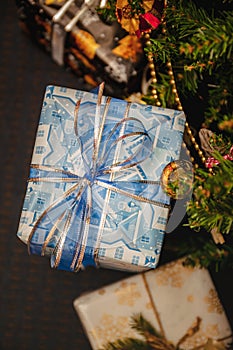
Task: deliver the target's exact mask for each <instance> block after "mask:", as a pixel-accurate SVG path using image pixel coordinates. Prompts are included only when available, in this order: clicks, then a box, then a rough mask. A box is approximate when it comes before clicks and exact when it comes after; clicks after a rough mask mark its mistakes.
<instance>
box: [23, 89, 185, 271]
mask: <svg viewBox="0 0 233 350" xmlns="http://www.w3.org/2000/svg"><path fill="white" fill-rule="evenodd" d="M184 126H185V116H184V113H183V112H182V111H175V110H170V109H163V108H158V107H153V106H150V105H143V104H137V103H129V102H127V101H124V100H120V99H115V98H110V97H107V96H104V95H103V84H102V85H101V86H100V88H99V92H98V94H97V93H91V92H84V91H79V90H75V89H71V88H66V87H59V86H48V87H47V88H46V91H45V96H44V100H43V106H42V110H41V116H40V120H39V125H38V130H37V136H36V140H35V146H34V152H33V156H32V161H31V167H30V175H29V179H28V185H27V190H26V195H25V200H24V204H23V209H22V214H21V218H20V223H19V229H18V233H17V235H18V237H19V238H20V239H21V240H22V241H23V242H25V243H26V244H28V249H29V252H31V253H33V254H39V255H45V256H50V258H51V266H52V267H55V268H58V269H62V270H70V271H78V270H79V269H80V268H83V267H86V266H88V265H95V266H96V265H100V266H103V267H107V268H112V269H123V270H127V271H140V270H144V269H148V268H155V267H156V265H157V264H158V260H159V256H160V252H161V247H162V243H163V238H164V232H165V228H166V223H167V218H168V214H169V207H170V206H169V205H170V199H169V197H168V196H167V195H166V194H165V193H164V192H163V190H162V187H161V176H162V172H163V169H164V167H165V166H166V165H167V164H168V163H169V162H171V161H173V160H176V159H179V154H180V149H181V144H182V139H183V132H184Z"/></svg>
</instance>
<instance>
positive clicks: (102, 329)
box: [90, 313, 137, 343]
mask: <svg viewBox="0 0 233 350" xmlns="http://www.w3.org/2000/svg"><path fill="white" fill-rule="evenodd" d="M90 334H91V335H92V336H93V337H94V338H95V339H96V340H97V341H98V342H102V343H107V342H110V341H111V342H112V341H115V340H116V339H119V338H121V339H122V338H124V337H134V338H135V336H136V335H137V333H135V331H133V330H132V329H131V328H130V326H129V318H128V317H127V316H125V317H124V316H119V317H115V316H113V315H111V314H107V313H105V314H103V315H102V317H101V320H100V322H99V326H97V327H95V328H93V329H91V330H90Z"/></svg>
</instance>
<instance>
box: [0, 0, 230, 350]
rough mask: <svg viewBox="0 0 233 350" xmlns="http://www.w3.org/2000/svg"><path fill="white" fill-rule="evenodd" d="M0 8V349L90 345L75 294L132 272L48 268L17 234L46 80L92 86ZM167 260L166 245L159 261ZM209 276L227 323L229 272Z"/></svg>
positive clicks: (10, 7) (6, 6)
mask: <svg viewBox="0 0 233 350" xmlns="http://www.w3.org/2000/svg"><path fill="white" fill-rule="evenodd" d="M0 7H1V9H0V133H1V135H0V164H1V165H0V166H1V181H0V196H1V201H0V204H1V208H0V273H1V275H0V298H1V299H0V310H1V315H0V324H1V328H0V349H3V350H7V349H9V350H13V349H19V350H22V349H25V350H26V349H34V350H39V349H41V350H42V349H46V350H48V349H49V350H50V349H51V350H53V349H56V350H65V349H71V348H72V349H83V350H90V345H89V342H88V340H87V338H86V336H85V335H84V333H83V329H82V326H81V323H80V321H79V319H78V317H77V315H76V313H75V311H74V309H73V300H74V299H75V298H76V297H78V296H79V295H80V294H82V293H84V292H88V291H91V290H94V289H97V288H99V287H101V286H103V285H106V284H109V283H112V282H114V281H117V280H119V279H121V278H123V277H127V276H128V275H129V274H127V273H124V272H119V271H114V270H105V269H94V268H89V269H87V270H85V271H82V272H79V273H78V274H74V273H70V272H62V271H57V270H52V269H51V268H50V266H49V261H48V260H47V259H46V258H42V257H38V256H28V254H27V248H26V246H25V245H24V244H23V243H22V242H21V241H20V240H19V239H18V238H17V237H16V232H17V226H18V220H19V216H20V212H21V208H22V203H23V198H24V193H25V189H26V179H27V176H28V170H29V164H30V159H31V154H32V150H33V145H34V140H35V133H36V128H37V123H38V118H39V113H40V109H41V103H42V98H43V94H44V89H45V86H46V85H48V84H55V85H63V86H67V87H73V88H78V89H79V88H80V89H88V88H89V87H87V86H85V85H84V84H83V83H82V81H79V80H78V79H77V77H75V76H74V75H73V74H72V73H71V72H68V71H65V70H64V69H63V68H61V67H59V66H57V65H56V64H55V63H53V62H52V60H51V58H50V57H49V55H48V54H47V53H45V52H43V51H42V50H41V49H40V48H39V47H37V46H36V45H35V44H33V43H32V41H31V40H30V39H29V38H28V37H27V36H26V35H25V34H24V33H23V32H22V31H21V30H20V28H19V26H18V21H17V9H16V5H15V2H14V1H13V0H8V1H2V2H1V4H0ZM165 246H166V239H165ZM166 260H167V257H166V250H165V251H163V254H162V256H161V259H160V264H163V263H164V262H165V261H166ZM212 277H213V280H214V283H215V285H216V288H217V291H218V293H219V297H220V299H221V302H222V304H223V306H224V308H225V310H226V313H227V316H228V318H229V321H230V323H231V326H232V325H233V307H232V305H233V303H232V297H233V286H232V271H231V270H230V271H228V270H225V271H224V272H221V273H215V272H213V273H212Z"/></svg>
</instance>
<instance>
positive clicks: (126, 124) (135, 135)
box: [97, 117, 153, 174]
mask: <svg viewBox="0 0 233 350" xmlns="http://www.w3.org/2000/svg"><path fill="white" fill-rule="evenodd" d="M152 146H153V144H152V140H151V138H150V136H149V134H148V132H147V131H146V129H145V127H144V125H143V123H142V122H141V121H140V120H138V119H136V118H134V117H129V118H124V119H123V120H121V121H120V122H119V123H117V124H116V125H115V126H114V128H113V129H112V131H111V132H110V134H109V135H108V137H107V139H106V141H105V142H104V147H103V150H102V155H101V157H100V159H99V161H98V163H97V165H98V166H97V168H98V171H99V174H101V173H103V174H106V173H110V172H114V171H122V170H125V169H127V168H131V167H134V166H135V165H137V164H140V163H141V162H143V161H144V160H145V159H147V158H148V157H149V156H150V154H151V152H152ZM117 148H119V151H118V157H117V162H114V161H113V159H114V158H113V157H112V156H111V154H112V153H113V154H114V153H115V151H116V149H117ZM125 148H128V149H131V152H130V153H131V154H130V156H128V157H125V151H124V149H125ZM121 155H122V158H121Z"/></svg>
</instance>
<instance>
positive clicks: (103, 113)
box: [28, 83, 169, 271]
mask: <svg viewBox="0 0 233 350" xmlns="http://www.w3.org/2000/svg"><path fill="white" fill-rule="evenodd" d="M103 89H104V84H103V83H102V84H101V85H100V87H99V91H98V97H97V103H96V107H95V113H94V121H93V127H90V130H87V131H86V132H87V133H88V135H89V134H91V133H92V136H90V140H91V139H93V144H92V142H86V143H85V145H84V141H83V135H81V134H80V133H81V132H79V127H78V125H79V114H80V113H79V110H80V106H81V104H82V102H81V100H79V101H78V102H77V103H76V106H75V110H74V132H75V135H76V139H77V142H78V145H79V148H78V150H77V154H78V159H79V163H80V167H78V169H76V170H75V171H74V172H72V171H66V170H64V169H58V168H56V167H53V166H48V165H39V164H32V165H31V171H30V176H29V179H28V181H29V182H36V183H38V182H39V183H43V182H44V183H49V182H50V183H51V182H52V183H58V184H59V183H60V184H64V188H65V185H67V184H70V187H69V188H68V190H67V189H65V191H64V193H63V195H62V196H60V197H59V198H57V199H56V200H55V201H54V202H52V204H51V205H50V206H49V207H48V208H47V209H45V210H44V212H43V213H42V214H41V215H40V216H39V218H38V219H37V220H36V222H35V224H34V226H33V229H32V231H31V233H30V235H29V239H28V249H29V253H30V252H31V253H35V254H41V255H45V254H46V252H47V250H48V249H49V248H50V249H52V254H51V266H52V267H54V268H59V269H63V270H70V271H78V270H79V269H80V267H81V266H82V265H84V266H85V265H96V259H97V255H98V246H99V244H100V239H101V234H102V232H103V230H104V227H105V225H106V223H108V221H109V222H110V223H109V224H108V227H110V226H111V225H112V224H113V222H114V219H112V218H111V209H110V208H109V207H108V199H109V198H110V195H111V193H112V192H117V193H118V194H120V195H123V196H126V197H129V198H131V199H134V200H136V201H140V202H146V203H150V204H154V205H158V206H161V207H169V205H168V204H166V195H165V194H164V199H163V198H162V200H161V202H158V201H156V200H155V199H154V198H155V196H156V194H157V193H158V191H159V187H160V183H159V182H158V181H151V180H140V179H138V178H137V176H136V175H137V172H138V169H137V166H138V164H139V163H141V162H143V161H144V160H146V159H147V158H148V157H149V156H150V155H151V151H152V140H151V138H150V136H149V134H148V132H147V131H146V129H145V127H144V125H143V123H142V122H141V121H140V120H138V119H137V118H134V117H129V116H128V113H129V108H130V103H127V104H125V105H126V108H125V113H124V117H123V118H122V119H121V120H120V121H119V122H117V123H116V122H114V124H110V129H109V127H106V125H105V119H106V117H107V114H108V109H109V106H110V101H111V98H110V97H108V98H107V100H106V103H105V104H104V105H102V104H101V100H102V95H103ZM83 105H84V107H83V108H84V109H85V103H83ZM127 147H128V148H130V147H131V149H132V150H133V151H131V153H130V155H129V156H126V153H125V152H124V150H125V149H126V148H127ZM122 171H124V174H125V173H127V174H128V173H130V172H134V173H133V174H134V175H133V176H131V178H132V180H130V181H126V180H125V179H124V176H122V175H121V176H120V177H119V176H116V175H119V174H121V172H122ZM135 178H137V179H135ZM134 179H135V180H134ZM100 189H101V191H100ZM100 192H101V193H100ZM96 220H97V222H98V224H97V225H96ZM41 231H43V233H44V232H46V234H44V238H43V239H40V243H38V235H40V234H41ZM36 237H37V238H36ZM41 240H42V241H43V242H42V243H41ZM54 247H55V248H54Z"/></svg>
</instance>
